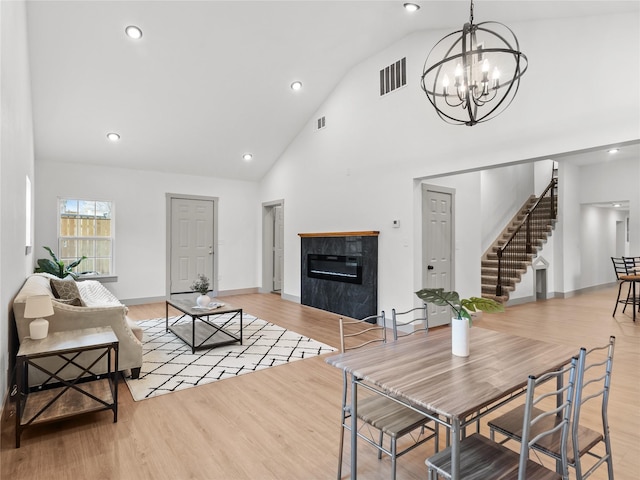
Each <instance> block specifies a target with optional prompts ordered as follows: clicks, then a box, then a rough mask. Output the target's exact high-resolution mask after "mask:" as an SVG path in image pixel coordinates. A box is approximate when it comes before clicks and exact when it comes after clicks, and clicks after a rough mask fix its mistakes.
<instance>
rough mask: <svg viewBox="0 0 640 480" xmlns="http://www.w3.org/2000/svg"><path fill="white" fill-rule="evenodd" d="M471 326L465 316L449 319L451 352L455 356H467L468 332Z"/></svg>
mask: <svg viewBox="0 0 640 480" xmlns="http://www.w3.org/2000/svg"><path fill="white" fill-rule="evenodd" d="M470 330H471V327H470V326H469V320H468V319H466V318H452V319H451V353H453V354H454V355H456V356H457V357H468V356H469V336H470V335H469V334H470V333H471V332H470Z"/></svg>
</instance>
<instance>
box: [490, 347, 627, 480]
mask: <svg viewBox="0 0 640 480" xmlns="http://www.w3.org/2000/svg"><path fill="white" fill-rule="evenodd" d="M614 346H615V337H613V336H612V337H610V338H609V342H608V343H607V344H606V345H603V346H599V347H595V348H592V349H590V350H587V349H585V348H581V349H580V355H579V358H580V359H581V361H579V362H578V369H577V372H576V388H575V399H574V402H573V412H572V415H571V423H570V435H569V439H568V443H567V444H566V445H564V446H563V445H562V444H561V443H560V442H559V441H558V439H556V438H548V439H542V440H538V441H536V442H535V444H534V445H532V448H533V449H534V450H536V451H539V452H541V453H543V454H545V455H548V456H550V457H552V458H553V459H555V460H556V461H561V460H562V455H563V454H566V455H567V465H568V466H570V467H572V468H574V469H575V477H576V479H577V480H582V479H585V478H588V477H589V476H591V474H592V473H593V472H594V471H595V470H596V469H597V468H599V467H600V466H601V465H602V464H604V463H606V464H607V469H608V478H609V480H613V478H614V477H613V461H612V455H611V439H610V435H609V420H608V414H607V410H608V408H607V407H608V403H609V391H610V386H611V371H612V367H613V352H614ZM603 352H606V357H605V358H603V356H602V353H603ZM597 402H599V403H598V405H595V404H596V403H597ZM586 404H589V406H588V407H587V408H589V409H590V410H592V411H599V412H600V417H601V419H600V422H599V423H600V427H599V428H598V429H592V428H589V427H587V426H585V425H584V422H582V424H581V422H580V416H581V414H582V411H583V408H584V406H585V405H586ZM594 407H595V408H594ZM523 415H524V409H523V407H522V406H520V407H516V408H515V409H513V410H511V411H509V412H507V413H505V414H504V415H501V416H499V417H498V418H496V419H494V420H491V421H490V422H489V429H490V432H491V433H490V434H491V438H492V439H495V432H498V433H500V434H502V435H503V436H505V437H506V440H516V441H522V435H521V432H520V430H519V429H518V427H517V426H518V424H519V422H520V420H521V419H522V418H523ZM557 422H558V418H557V417H549V418H546V419H545V420H544V421H542V422H540V424H538V425H536V426H535V427H534V430H533V433H534V434H535V433H536V432H537V430H540V429H543V428H548V427H549V426H551V425H554V424H555V423H557ZM506 440H505V441H506ZM503 443H504V441H503ZM599 445H600V446H599ZM585 456H589V457H591V458H593V459H595V462H592V464H591V465H590V467H588V468H586V467H585V465H583V460H582V459H583V458H584V457H585Z"/></svg>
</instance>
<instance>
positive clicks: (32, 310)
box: [24, 295, 53, 318]
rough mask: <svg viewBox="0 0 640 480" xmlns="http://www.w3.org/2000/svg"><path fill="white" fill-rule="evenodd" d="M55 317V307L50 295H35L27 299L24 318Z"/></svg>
mask: <svg viewBox="0 0 640 480" xmlns="http://www.w3.org/2000/svg"><path fill="white" fill-rule="evenodd" d="M51 315H53V305H52V304H51V297H50V296H49V295H34V296H32V297H28V298H27V305H26V306H25V308H24V318H42V317H49V316H51Z"/></svg>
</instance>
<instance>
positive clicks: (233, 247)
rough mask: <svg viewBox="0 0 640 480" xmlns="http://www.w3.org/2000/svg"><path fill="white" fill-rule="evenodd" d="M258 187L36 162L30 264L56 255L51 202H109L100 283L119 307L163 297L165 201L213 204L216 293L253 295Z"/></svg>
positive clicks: (228, 181) (53, 210)
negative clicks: (110, 253) (109, 229)
mask: <svg viewBox="0 0 640 480" xmlns="http://www.w3.org/2000/svg"><path fill="white" fill-rule="evenodd" d="M256 191H257V184H256V183H254V182H242V181H235V180H223V179H216V178H210V177H195V176H187V175H175V174H166V173H162V172H148V171H140V170H126V169H116V168H104V167H91V166H82V165H77V164H65V163H55V162H37V161H36V219H35V220H36V224H37V225H38V229H37V232H36V242H35V245H36V246H35V252H34V253H35V258H36V259H37V258H45V257H47V255H48V254H47V252H46V251H45V250H44V249H43V248H42V247H43V246H44V245H46V246H51V247H52V248H53V249H54V251H56V250H57V247H56V245H57V225H56V218H57V217H56V205H57V197H67V198H81V199H96V200H109V201H112V202H114V205H115V216H116V221H115V232H116V241H115V274H116V275H117V276H118V281H117V283H106V284H105V286H106V287H107V288H109V289H110V290H111V291H112V292H113V293H114V294H115V295H116V296H117V297H118V298H120V299H122V300H123V301H124V300H133V301H135V300H136V299H148V298H158V297H164V295H165V280H166V261H165V260H166V199H165V194H166V193H179V194H188V195H204V196H210V197H218V198H219V204H218V248H217V251H216V254H217V256H216V261H217V262H218V279H219V282H218V283H217V285H216V286H217V287H218V289H219V290H220V291H222V292H224V291H225V290H236V289H244V288H256V287H258V285H259V281H258V276H257V271H256V264H257V263H258V246H257V244H256V238H258V232H259V231H260V228H259V224H258V223H256V221H255V218H256V214H257V212H260V204H259V202H258V198H257V194H256Z"/></svg>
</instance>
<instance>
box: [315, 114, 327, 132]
mask: <svg viewBox="0 0 640 480" xmlns="http://www.w3.org/2000/svg"><path fill="white" fill-rule="evenodd" d="M324 127H326V122H325V118H324V117H320V118H319V119H318V120H317V127H316V130H320V129H322V128H324Z"/></svg>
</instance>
